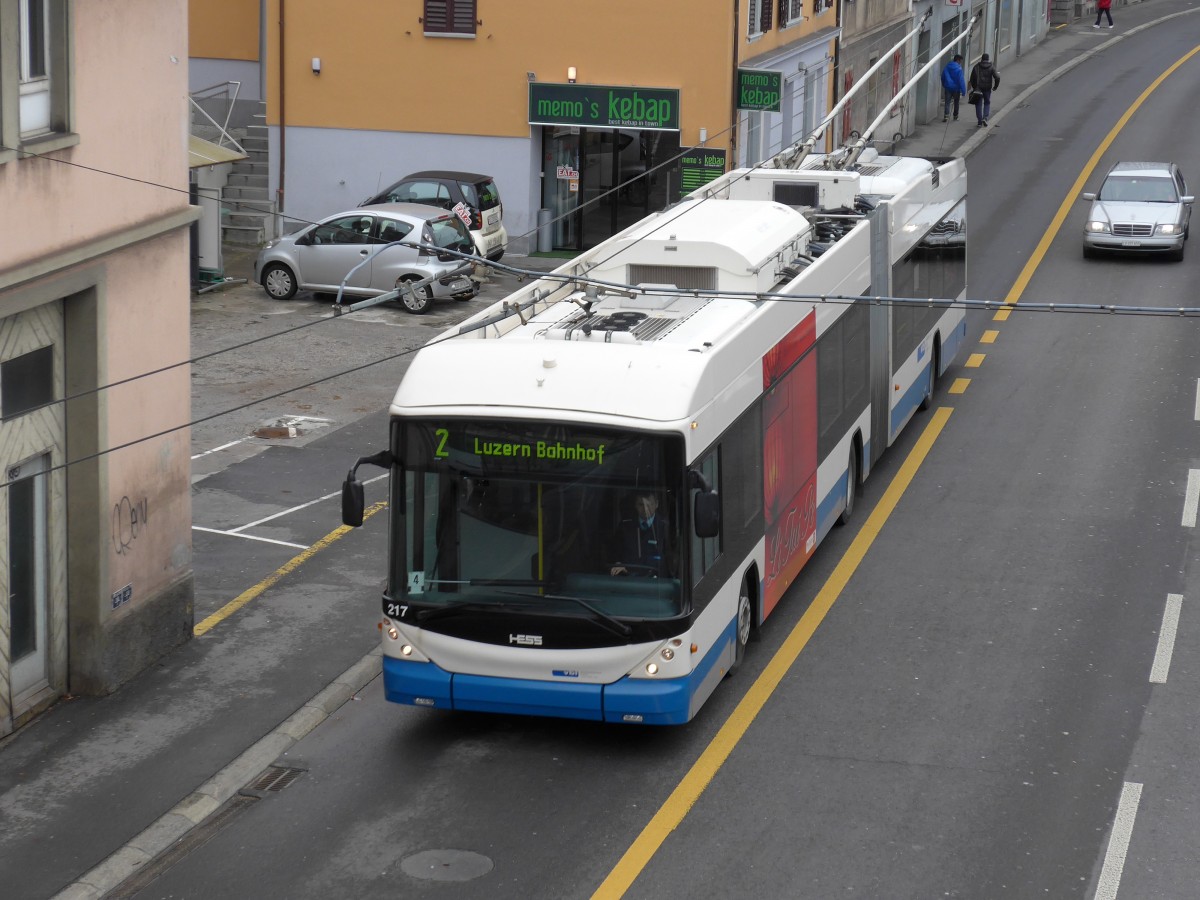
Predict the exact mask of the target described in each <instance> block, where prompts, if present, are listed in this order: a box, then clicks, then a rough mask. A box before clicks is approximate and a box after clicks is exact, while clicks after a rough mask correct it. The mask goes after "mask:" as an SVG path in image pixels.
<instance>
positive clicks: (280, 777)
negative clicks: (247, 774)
mask: <svg viewBox="0 0 1200 900" xmlns="http://www.w3.org/2000/svg"><path fill="white" fill-rule="evenodd" d="M304 772H305V770H304V769H298V768H296V767H294V766H267V770H266V771H265V772H263V773H262V774H261V775H259V776H258V778H256V779H255V780H254V783H253V784H249V785H247V786H246V787H244V788H242V790H241V791H239V793H242V794H249V795H250V796H252V797H253V796H257V795H259V794H263V793H268V792H269V793H273V794H275V793H279V791H282V790H283V789H284V788H285V787H287V786H288V785H289V784H291V783H292V782H293V781H295V780H296V779H297V778H299V777H300V776H301V775H303V774H304Z"/></svg>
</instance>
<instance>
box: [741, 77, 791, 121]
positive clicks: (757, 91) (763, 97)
mask: <svg viewBox="0 0 1200 900" xmlns="http://www.w3.org/2000/svg"><path fill="white" fill-rule="evenodd" d="M782 96H783V73H782V72H768V71H766V70H765V69H738V70H737V108H738V109H757V110H763V111H766V112H779V110H780V105H779V100H780V97H782Z"/></svg>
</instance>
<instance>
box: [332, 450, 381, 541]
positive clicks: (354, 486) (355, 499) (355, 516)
mask: <svg viewBox="0 0 1200 900" xmlns="http://www.w3.org/2000/svg"><path fill="white" fill-rule="evenodd" d="M364 464H367V465H372V466H379V467H380V468H383V469H388V468H391V465H392V454H391V453H389V452H388V451H387V450H384V451H383V452H382V453H376V454H375V455H374V456H363V457H360V458H359V460H358V462H356V463H355V464H354V465H353V466H351V467H350V472H349V473H348V474H347V475H346V480H345V481H343V482H342V524H343V525H349V526H350V527H351V528H358V527H359V526H360V525H362V523H363V518H364V516H365V514H366V500H365V499H364V497H363V486H362V482H361V481H359V480H358V478H357V477H355V474H356V473H357V472H358V467H359V466H361V465H364Z"/></svg>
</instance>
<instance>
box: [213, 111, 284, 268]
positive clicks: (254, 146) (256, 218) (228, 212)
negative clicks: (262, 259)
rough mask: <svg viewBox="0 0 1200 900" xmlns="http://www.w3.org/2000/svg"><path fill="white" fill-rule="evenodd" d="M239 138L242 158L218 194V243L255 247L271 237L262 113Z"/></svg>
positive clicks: (272, 209)
mask: <svg viewBox="0 0 1200 900" xmlns="http://www.w3.org/2000/svg"><path fill="white" fill-rule="evenodd" d="M254 119H255V121H254V123H253V124H250V125H248V126H247V127H246V133H245V136H244V137H239V141H240V143H241V145H242V148H243V149H244V150H245V151H246V158H245V159H241V160H238V161H237V162H235V163H234V164H233V169H232V171H231V172H230V175H229V181H228V183H227V184H226V185H225V187H224V189H223V190H222V191H221V211H222V215H221V240H222V242H223V243H227V244H241V245H246V246H253V247H259V246H262V245H263V244H264V243H266V242H267V241H269V240H271V239H272V238H273V237H275V203H274V200H273V199H272V198H271V194H270V187H269V182H270V176H269V169H268V166H269V162H268V161H269V159H270V148H269V144H268V140H267V126H266V122H265V119H266V115H265V113H258V114H256V115H255V116H254Z"/></svg>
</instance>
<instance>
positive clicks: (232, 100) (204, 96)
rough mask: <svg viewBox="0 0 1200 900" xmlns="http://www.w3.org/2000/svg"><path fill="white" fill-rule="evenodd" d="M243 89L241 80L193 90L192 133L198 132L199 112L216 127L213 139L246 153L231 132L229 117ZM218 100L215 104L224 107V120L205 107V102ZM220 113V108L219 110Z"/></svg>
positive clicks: (189, 101)
mask: <svg viewBox="0 0 1200 900" xmlns="http://www.w3.org/2000/svg"><path fill="white" fill-rule="evenodd" d="M241 89H242V83H241V82H240V81H223V82H221V83H220V84H214V85H211V86H209V87H206V88H201V89H200V90H198V91H192V93H190V94H189V95H188V103H189V104H191V107H192V118H191V122H192V129H191V131H192V134H196V116H195V114H196V113H199V114H200V115H201V116H202V117H203V118H204V119H206V120H208V122H209V124H210V125H212V127H213V128H214V129H216V138H217V139H216V140H215V141H213V143H214V144H216V145H217V146H219V147H225V146H230V147H233V148H234V149H235V150H237V152H238V153H245V152H246V151H245V149H244V148H243V147H242V145H241V144H240V143H238V141H237V140H236V139H235V138H234V137H233V135H231V134H230V133H229V119H230V117H231V116H232V115H233V109H234V106H235V105H236V104H237V99H238V93H239V92H240V91H241ZM211 101H217V102H216V103H215V104H211V105H216V106H218V107H224V116H223V117H222V121H220V122H218V121H217V120H216V119H214V118H213V117H212V115H210V114H209V112H208V110H207V109H205V108H204V105H203V104H205V103H211ZM218 113H219V110H218Z"/></svg>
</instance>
